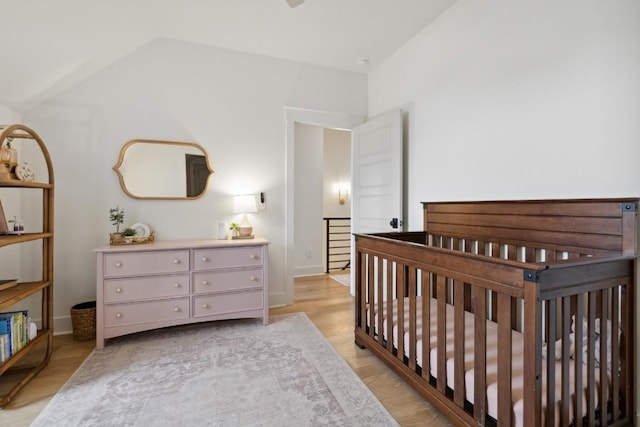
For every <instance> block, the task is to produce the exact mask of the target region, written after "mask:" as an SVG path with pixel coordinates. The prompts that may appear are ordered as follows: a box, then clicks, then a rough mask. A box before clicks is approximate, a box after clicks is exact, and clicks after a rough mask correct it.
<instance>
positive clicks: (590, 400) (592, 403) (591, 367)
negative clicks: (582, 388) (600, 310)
mask: <svg viewBox="0 0 640 427" xmlns="http://www.w3.org/2000/svg"><path fill="white" fill-rule="evenodd" d="M587 298H588V300H589V305H588V313H587V424H588V425H590V426H592V425H595V423H596V399H595V396H596V379H595V369H596V366H595V354H594V351H593V350H594V348H595V345H596V340H595V334H594V329H595V318H596V293H595V292H589V293H588V297H587Z"/></svg>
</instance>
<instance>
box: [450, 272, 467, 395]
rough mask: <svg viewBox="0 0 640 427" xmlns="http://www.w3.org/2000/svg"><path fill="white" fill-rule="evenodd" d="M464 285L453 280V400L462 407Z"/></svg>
mask: <svg viewBox="0 0 640 427" xmlns="http://www.w3.org/2000/svg"><path fill="white" fill-rule="evenodd" d="M464 287H465V284H464V283H462V282H459V281H458V280H454V281H453V298H454V306H453V308H454V319H453V322H454V323H453V325H454V326H453V330H454V336H455V337H456V339H455V340H454V342H453V349H454V356H453V362H454V366H453V372H454V374H453V380H454V390H453V401H454V402H455V403H456V404H457V405H458V406H461V407H464V395H465V393H464V389H465V387H464V348H465V333H464V329H465V328H464V326H465V325H464Z"/></svg>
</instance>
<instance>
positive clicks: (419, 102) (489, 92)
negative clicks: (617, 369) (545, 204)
mask: <svg viewBox="0 0 640 427" xmlns="http://www.w3.org/2000/svg"><path fill="white" fill-rule="evenodd" d="M638 76H640V2H638V1H636V0H620V1H614V2H612V1H600V0H568V1H562V2H557V1H552V0H544V1H536V2H533V1H530V2H522V1H507V0H487V1H482V2H478V1H474V0H460V1H458V2H457V3H456V4H455V5H454V6H452V7H451V8H450V9H448V10H447V11H446V12H445V13H444V14H443V15H442V16H440V17H439V18H438V19H437V20H436V21H435V22H434V23H433V24H432V25H430V26H429V28H427V29H425V30H424V31H422V32H421V33H419V34H418V35H417V36H416V37H415V38H414V39H413V40H411V41H410V42H409V43H407V44H406V45H405V46H404V47H403V48H402V49H400V50H399V51H397V52H396V53H394V54H393V55H392V57H390V58H389V59H388V60H387V61H385V62H384V63H383V64H382V65H380V66H379V67H377V68H376V69H375V70H374V71H373V72H372V73H370V75H369V115H370V116H374V115H376V114H378V113H381V112H383V111H386V110H390V109H392V108H397V107H401V106H403V105H411V106H412V108H411V111H410V114H412V115H413V116H412V117H410V121H411V123H412V127H411V129H410V130H409V132H408V151H409V152H408V156H407V157H408V164H407V168H408V171H407V177H408V208H409V228H410V229H416V230H417V229H421V228H422V222H421V221H422V212H421V209H420V208H421V206H420V202H422V201H430V200H482V199H522V198H566V197H617V196H633V197H638V196H640V168H638V166H637V165H638V160H639V159H640V120H638V118H639V117H640V78H639V77H638ZM638 304H640V300H638ZM637 340H638V341H637V342H640V335H637ZM636 354H639V352H638V349H637V347H636ZM635 382H636V384H638V383H640V377H637V378H636V381H635ZM636 396H637V398H636V408H637V407H638V406H639V405H638V400H640V396H638V393H636ZM636 422H638V423H640V417H637V420H636Z"/></svg>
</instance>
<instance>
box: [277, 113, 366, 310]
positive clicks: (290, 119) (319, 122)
mask: <svg viewBox="0 0 640 427" xmlns="http://www.w3.org/2000/svg"><path fill="white" fill-rule="evenodd" d="M365 119H366V117H365V116H358V115H353V114H345V113H336V112H330V111H319V110H309V109H303V108H294V107H285V125H286V153H285V183H286V184H285V185H286V189H285V212H284V217H285V254H284V263H285V286H284V291H283V292H281V293H277V294H275V295H270V300H271V303H272V305H288V304H293V278H294V275H293V260H294V250H295V248H294V242H295V240H294V226H293V224H294V221H295V209H294V206H295V204H294V188H295V185H294V184H295V183H294V167H295V156H294V153H295V124H296V123H301V124H305V125H311V126H318V127H322V128H330V129H340V130H349V131H350V130H351V129H353V128H354V127H355V126H357V125H359V124H362V123H364V122H365Z"/></svg>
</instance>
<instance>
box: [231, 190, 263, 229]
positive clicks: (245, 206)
mask: <svg viewBox="0 0 640 427" xmlns="http://www.w3.org/2000/svg"><path fill="white" fill-rule="evenodd" d="M233 212H234V213H241V214H242V222H240V227H239V229H238V232H239V234H240V237H242V238H251V237H253V235H252V234H251V232H252V231H253V227H252V226H251V224H250V223H249V218H248V217H247V214H248V213H254V212H258V207H257V205H256V198H255V196H254V195H253V194H244V195H239V196H235V197H234V199H233Z"/></svg>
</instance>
